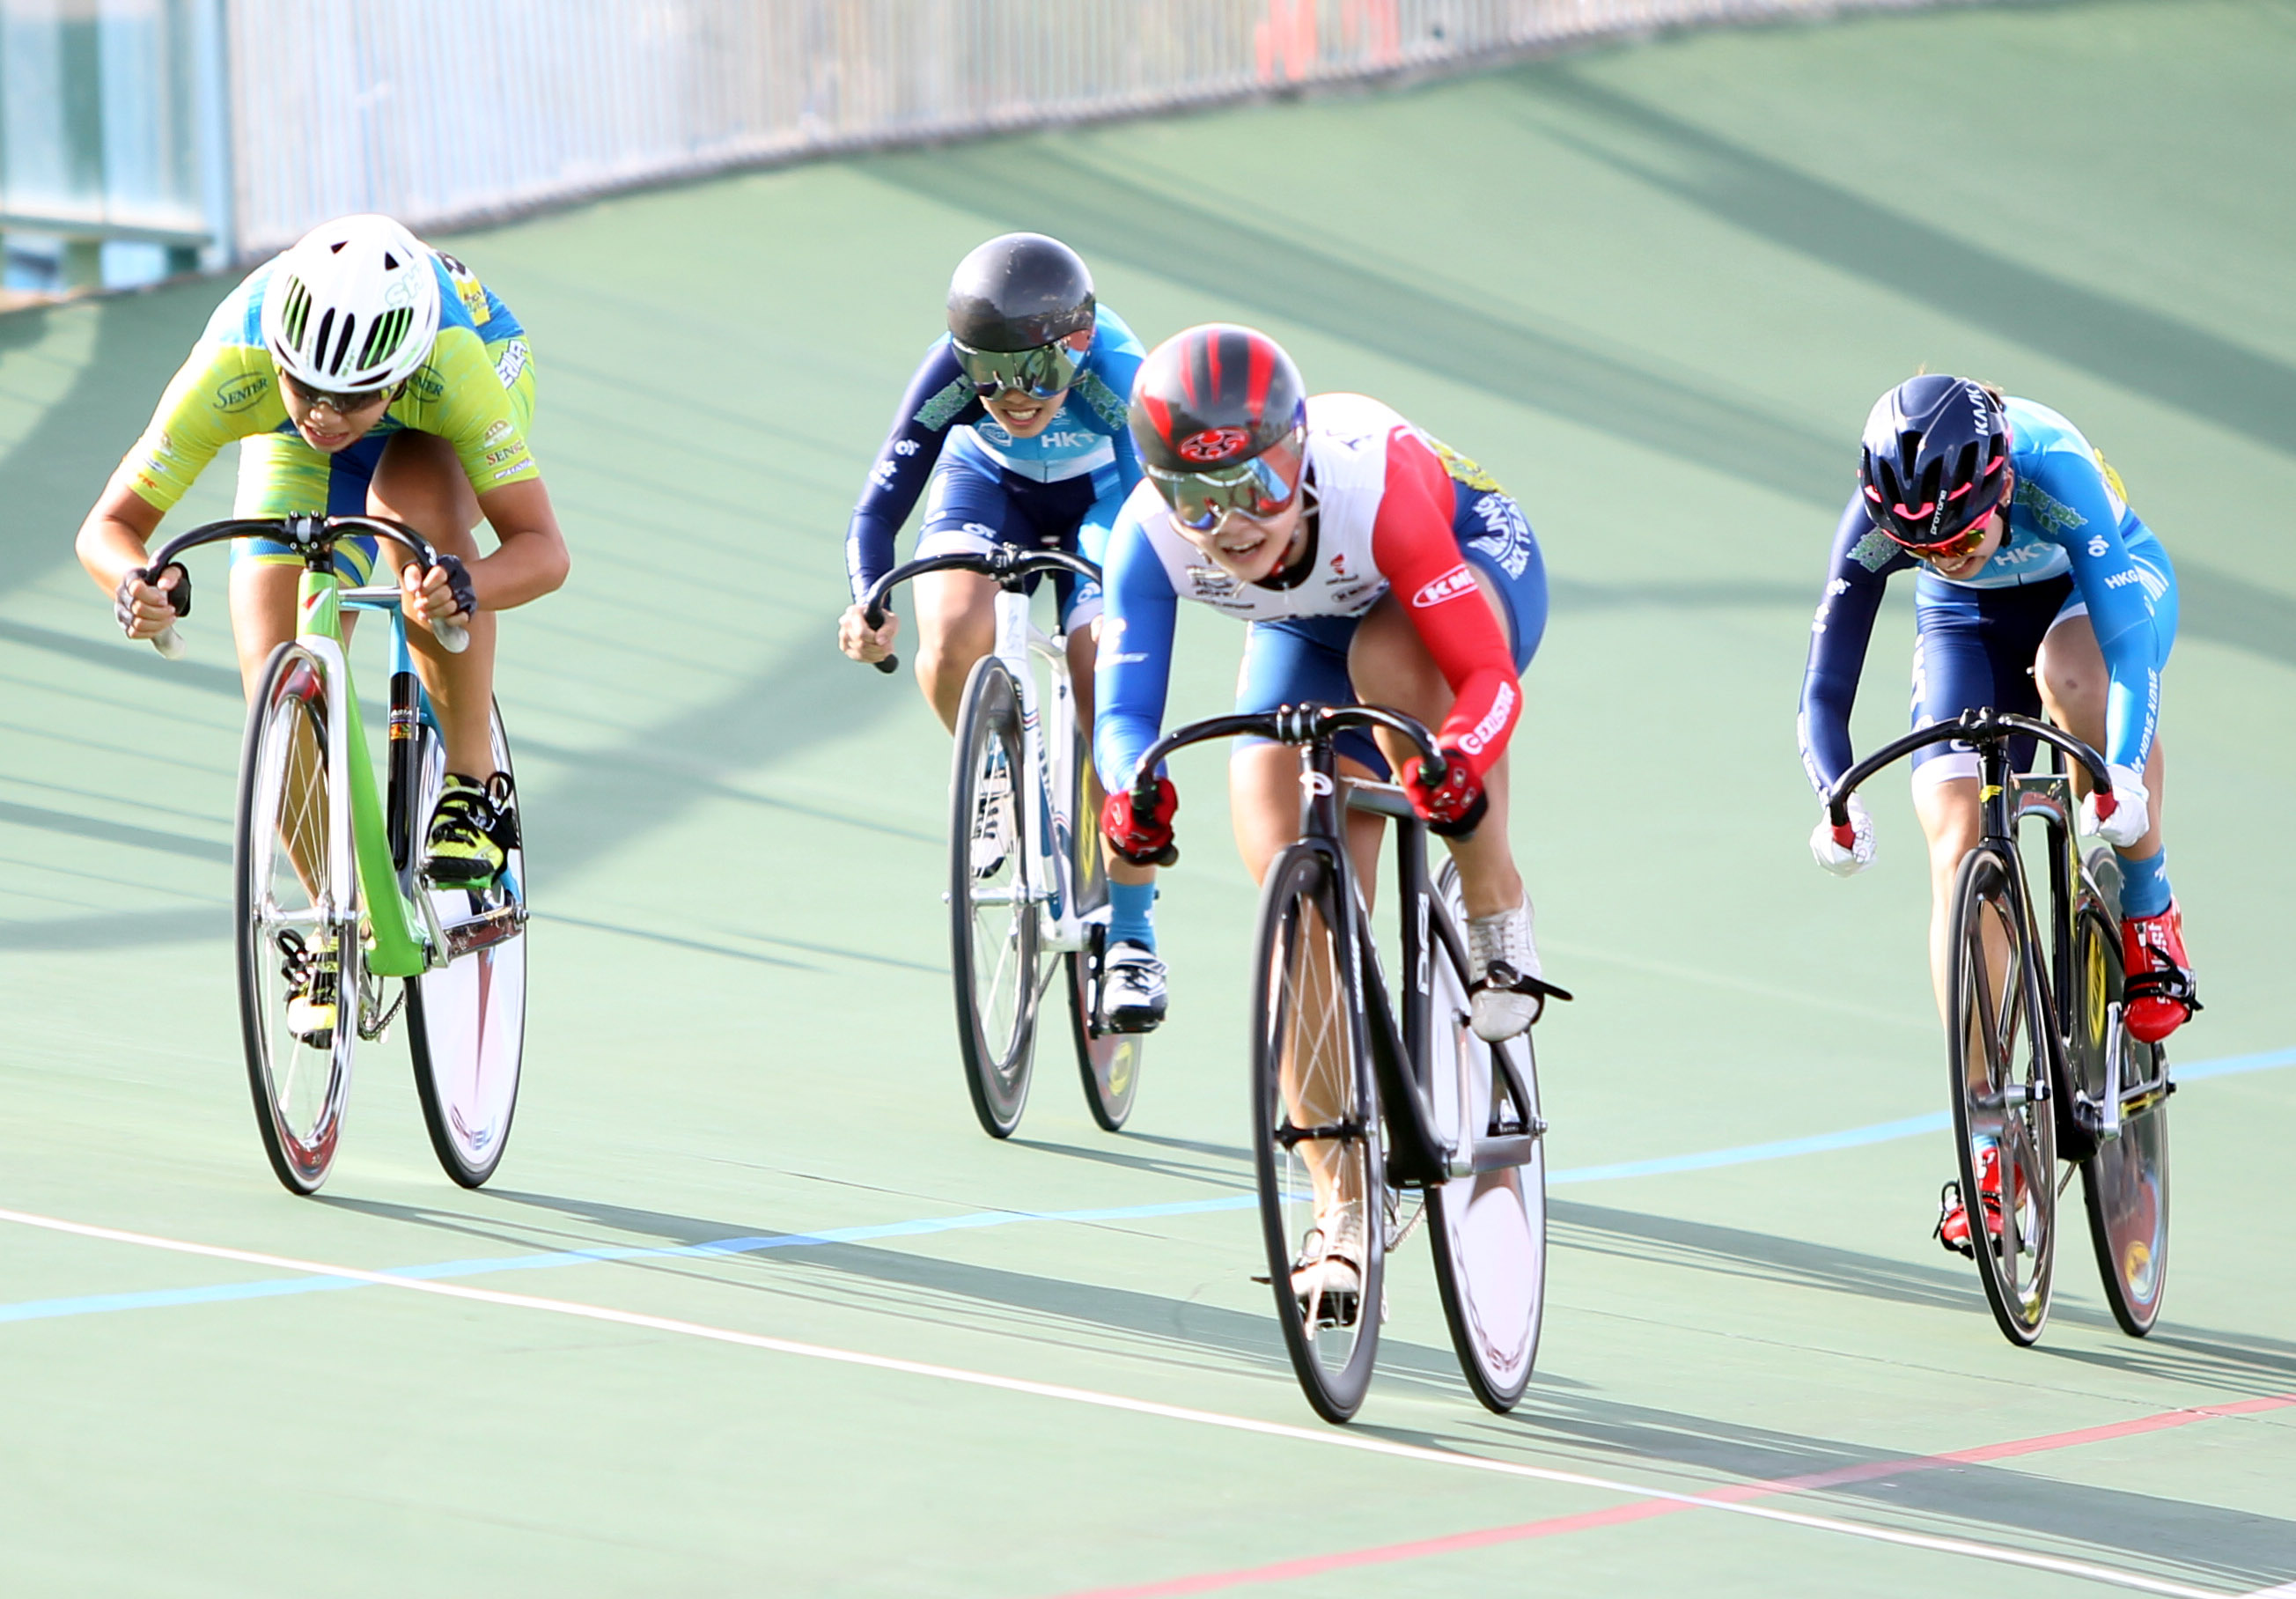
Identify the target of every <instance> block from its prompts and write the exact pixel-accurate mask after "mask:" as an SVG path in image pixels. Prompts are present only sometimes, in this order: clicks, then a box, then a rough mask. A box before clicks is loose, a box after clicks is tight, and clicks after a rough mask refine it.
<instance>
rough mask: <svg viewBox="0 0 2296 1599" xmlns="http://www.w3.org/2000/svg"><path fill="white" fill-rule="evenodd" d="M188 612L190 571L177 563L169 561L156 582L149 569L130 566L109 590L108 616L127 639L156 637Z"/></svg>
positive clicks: (190, 606) (190, 595) (190, 583)
mask: <svg viewBox="0 0 2296 1599" xmlns="http://www.w3.org/2000/svg"><path fill="white" fill-rule="evenodd" d="M191 614H192V574H191V571H190V570H189V569H188V568H186V567H185V566H184V565H183V563H182V562H175V561H171V562H168V565H167V567H166V569H165V570H162V571H161V572H160V576H159V580H158V581H157V582H154V581H153V580H152V576H151V572H150V569H148V568H145V567H141V566H138V567H131V568H129V569H128V570H127V575H126V576H125V577H123V578H120V579H119V587H118V588H116V589H114V590H113V591H112V594H111V615H112V619H113V620H115V621H117V622H118V623H119V630H120V631H121V632H123V633H125V634H126V635H127V636H128V637H130V638H135V639H151V638H157V637H159V636H160V635H161V634H162V633H165V632H166V631H167V630H168V628H169V627H174V626H175V623H176V618H177V617H179V616H189V615H191Z"/></svg>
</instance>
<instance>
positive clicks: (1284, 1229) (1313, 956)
mask: <svg viewBox="0 0 2296 1599" xmlns="http://www.w3.org/2000/svg"><path fill="white" fill-rule="evenodd" d="M1341 914H1343V913H1342V910H1341V905H1340V896H1339V881H1338V878H1337V876H1336V875H1335V873H1333V867H1332V863H1331V861H1330V859H1329V858H1328V857H1326V856H1324V854H1323V853H1322V852H1321V851H1320V850H1319V849H1316V847H1315V846H1313V845H1309V844H1294V845H1292V847H1291V848H1290V849H1286V850H1284V851H1283V854H1281V855H1279V856H1277V857H1275V864H1274V865H1271V866H1270V867H1269V868H1268V871H1267V885H1266V887H1265V889H1264V890H1262V892H1261V895H1260V901H1259V955H1258V958H1257V960H1256V962H1255V963H1254V965H1253V968H1252V970H1253V973H1254V983H1255V986H1254V992H1253V996H1252V1035H1251V1043H1252V1054H1251V1118H1252V1164H1253V1169H1254V1172H1255V1175H1256V1176H1257V1177H1258V1179H1259V1218H1260V1234H1261V1239H1262V1242H1263V1243H1264V1244H1265V1246H1266V1249H1267V1280H1268V1282H1269V1283H1270V1284H1271V1285H1272V1286H1273V1287H1274V1289H1275V1315H1276V1320H1277V1321H1278V1322H1279V1323H1281V1324H1282V1325H1283V1347H1284V1349H1285V1350H1286V1351H1287V1352H1288V1353H1289V1354H1290V1356H1291V1357H1292V1371H1293V1372H1294V1373H1296V1374H1298V1376H1299V1379H1300V1389H1301V1390H1302V1391H1303V1392H1305V1393H1306V1394H1307V1396H1308V1404H1310V1405H1312V1406H1315V1408H1316V1415H1320V1416H1322V1417H1323V1418H1324V1420H1325V1421H1327V1422H1344V1421H1346V1420H1348V1419H1349V1417H1350V1416H1352V1415H1355V1413H1356V1410H1357V1406H1360V1405H1362V1403H1363V1398H1364V1391H1365V1389H1367V1388H1368V1387H1370V1385H1371V1373H1372V1362H1373V1359H1374V1355H1375V1354H1376V1352H1377V1350H1378V1347H1379V1323H1380V1317H1381V1315H1382V1311H1383V1309H1384V1302H1385V1295H1384V1289H1383V1277H1384V1262H1385V1239H1384V1236H1383V1234H1382V1215H1383V1211H1384V1210H1385V1205H1384V1202H1383V1201H1384V1198H1385V1192H1386V1189H1385V1185H1386V1175H1387V1174H1386V1169H1385V1165H1384V1163H1383V1161H1382V1159H1381V1155H1380V1137H1379V1131H1380V1129H1379V1109H1378V1099H1377V1095H1376V1093H1375V1091H1374V1087H1373V1085H1372V1078H1371V1073H1370V1070H1369V1069H1368V1065H1367V1062H1365V1059H1364V1052H1363V1047H1362V1039H1363V1026H1362V1018H1361V1016H1360V1015H1359V1014H1358V1013H1357V1010H1356V1008H1355V993H1356V990H1355V986H1354V985H1353V984H1352V983H1350V982H1349V981H1348V980H1346V975H1345V973H1344V972H1342V970H1341V959H1340V950H1341V940H1340V939H1339V937H1338V935H1337V933H1336V931H1335V930H1336V929H1337V927H1338V926H1339V917H1340V916H1341Z"/></svg>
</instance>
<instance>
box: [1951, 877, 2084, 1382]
mask: <svg viewBox="0 0 2296 1599" xmlns="http://www.w3.org/2000/svg"><path fill="white" fill-rule="evenodd" d="M2011 870H2012V867H2011V866H2010V865H2009V863H2008V861H2007V859H2006V858H2005V856H2004V855H2003V853H2002V852H2001V851H2000V850H1999V849H1997V848H1995V847H1992V846H1980V847H1979V848H1978V849H1973V850H1972V851H1971V852H1970V854H1969V856H1968V857H1966V858H1965V859H1964V860H1963V862H1962V863H1961V872H1960V875H1959V876H1958V877H1957V878H1956V881H1955V883H1954V896H1953V947H1952V955H1951V961H1950V965H1949V970H1948V977H1947V982H1948V993H1949V994H1950V996H1951V1014H1950V1015H1949V1017H1948V1021H1947V1031H1948V1050H1947V1053H1948V1056H1949V1057H1950V1059H1951V1062H1952V1074H1953V1120H1954V1133H1955V1139H1956V1144H1958V1145H1959V1148H1958V1150H1957V1153H1958V1156H1959V1160H1960V1166H1961V1193H1962V1201H1963V1203H1964V1205H1965V1206H1966V1207H1967V1211H1968V1216H1969V1237H1970V1246H1971V1248H1972V1251H1974V1253H1975V1255H1976V1257H1977V1267H1978V1277H1979V1280H1980V1282H1982V1283H1984V1285H1985V1298H1986V1300H1987V1302H1988V1303H1989V1304H1990V1305H1991V1306H1992V1307H1993V1319H1994V1320H1995V1321H1996V1322H1997V1323H1998V1324H2000V1327H2001V1331H2002V1333H2003V1335H2004V1336H2005V1337H2006V1338H2007V1339H2008V1340H2009V1341H2011V1342H2012V1343H2016V1344H2030V1343H2031V1342H2032V1341H2034V1340H2035V1339H2037V1338H2038V1337H2040V1335H2041V1327H2042V1324H2044V1323H2046V1321H2047V1320H2048V1318H2049V1290H2050V1277H2051V1272H2052V1268H2053V1263H2054V1255H2055V1250H2056V1197H2057V1187H2056V1161H2057V1132H2056V1119H2055V1116H2054V1109H2053V1107H2052V1106H2051V1105H2050V1103H2049V1064H2048V1051H2049V1044H2048V1030H2047V1029H2048V1028H2049V1026H2050V1025H2051V1024H2050V1022H2049V1020H2048V1014H2047V1013H2046V1011H2045V1010H2044V1009H2043V1007H2042V1006H2041V1005H2040V1003H2039V998H2040V996H2039V994H2038V989H2037V984H2036V980H2035V978H2034V974H2033V972H2032V963H2031V960H2030V953H2029V937H2030V933H2029V929H2028V926H2027V923H2026V920H2025V916H2024V913H2023V906H2022V905H2021V902H2020V901H2019V899H2018V898H2017V896H2016V894H2015V891H2014V890H2013V887H2012V884H2011V882H2010V877H2009V873H2010V872H2011Z"/></svg>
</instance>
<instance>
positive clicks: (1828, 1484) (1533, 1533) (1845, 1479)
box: [1061, 1393, 2296, 1599]
mask: <svg viewBox="0 0 2296 1599" xmlns="http://www.w3.org/2000/svg"><path fill="white" fill-rule="evenodd" d="M2288 1406H2296V1393H2287V1394H2273V1395H2270V1396H2268V1397H2267V1398H2257V1399H2238V1400H2235V1401H2233V1402H2232V1403H2230V1404H2225V1405H2196V1406H2192V1407H2190V1408H2188V1409H2182V1410H2164V1411H2162V1412H2161V1413H2160V1414H2159V1415H2146V1416H2138V1417H2136V1418H2134V1419H2133V1420H2130V1421H2126V1422H2108V1423H2105V1424H2104V1425H2103V1426H2101V1427H2081V1428H2078V1429H2076V1430H2074V1431H2071V1432H2051V1433H2047V1434H2045V1435H2043V1436H2042V1437H2039V1438H2019V1439H2009V1440H2007V1441H2006V1442H2003V1443H1997V1444H1980V1445H1978V1446H1977V1447H1975V1448H1972V1449H1956V1450H1955V1451H1954V1452H1953V1453H1951V1454H1949V1455H1915V1456H1907V1457H1906V1458H1904V1459H1901V1460H1874V1461H1867V1462H1865V1463H1863V1464H1858V1465H1849V1466H1837V1467H1835V1468H1834V1469H1833V1470H1832V1471H1826V1472H1810V1473H1808V1475H1806V1476H1801V1477H1778V1478H1772V1479H1769V1480H1764V1481H1759V1482H1741V1483H1733V1484H1731V1485H1729V1486H1727V1487H1723V1488H1708V1489H1700V1490H1693V1491H1696V1492H1697V1493H1698V1495H1699V1497H1701V1498H1702V1499H1707V1500H1712V1501H1717V1502H1719V1503H1721V1504H1726V1505H1737V1504H1742V1503H1743V1502H1744V1501H1746V1500H1749V1499H1765V1498H1769V1497H1773V1496H1775V1495H1779V1494H1800V1493H1811V1492H1816V1491H1818V1490H1821V1489H1825V1488H1840V1487H1842V1486H1844V1485H1846V1484H1849V1483H1853V1482H1871V1481H1873V1480H1875V1479H1876V1478H1881V1477H1896V1476H1901V1475H1903V1474H1905V1473H1907V1472H1934V1471H1939V1470H1942V1469H1944V1468H1945V1467H1948V1466H1956V1465H1978V1464H1984V1463H1986V1462H1988V1461H1995V1460H2011V1459H2014V1458H2016V1457H2017V1456H2021V1455H2041V1454H2046V1453H2048V1452H2049V1451H2051V1450H2054V1449H2073V1448H2079V1447H2080V1446H2082V1445H2083V1444H2097V1443H2103V1442H2105V1441H2107V1440H2108V1439H2116V1438H2131V1437H2135V1436H2136V1435H2137V1434H2140V1433H2145V1432H2162V1431H2168V1430H2169V1429H2170V1428H2172V1427H2188V1426H2190V1425H2192V1424H2193V1423H2194V1422H2206V1421H2212V1420H2214V1419H2216V1418H2217V1417H2218V1416H2228V1415H2257V1414H2259V1412H2262V1411H2267V1410H2281V1409H2285V1408H2286V1407H2288ZM1698 1508H1699V1506H1698V1505H1690V1504H1685V1503H1683V1502H1682V1501H1681V1500H1678V1499H1636V1500H1634V1501H1632V1502H1630V1503H1628V1504H1625V1505H1611V1507H1610V1508H1609V1509H1607V1510H1588V1511H1581V1512H1579V1513H1577V1514H1576V1515H1567V1516H1550V1517H1548V1518H1547V1519H1546V1521H1525V1522H1521V1523H1519V1524H1517V1525H1515V1526H1512V1527H1487V1528H1484V1529H1480V1530H1479V1531H1475V1532H1458V1533H1453V1534H1451V1535H1450V1536H1448V1537H1447V1538H1419V1539H1415V1540H1414V1541H1412V1542H1410V1543H1405V1544H1383V1545H1381V1546H1377V1547H1375V1548H1370V1549H1349V1550H1346V1551H1342V1552H1341V1553H1337V1554H1310V1555H1306V1556H1303V1557H1301V1558H1300V1559H1297V1560H1285V1561H1277V1562H1275V1563H1274V1564H1272V1565H1265V1566H1248V1567H1244V1568H1242V1569H1241V1570H1233V1571H1206V1572H1201V1573H1200V1574H1198V1575H1196V1576H1193V1577H1176V1578H1172V1579H1168V1580H1166V1581H1162V1582H1148V1583H1141V1584H1138V1585H1136V1586H1134V1587H1115V1588H1090V1589H1086V1590H1082V1591H1079V1592H1077V1593H1072V1594H1066V1595H1062V1596H1061V1599H1177V1596H1178V1595H1189V1594H1213V1593H1218V1592H1220V1591H1221V1590H1222V1589H1225V1588H1238V1587H1253V1586H1257V1585H1260V1584H1266V1583H1273V1582H1292V1581H1296V1580H1298V1579H1300V1578H1302V1577H1315V1576H1319V1575H1321V1574H1322V1573H1324V1572H1325V1571H1340V1570H1349V1569H1352V1568H1354V1567H1357V1566H1380V1565H1391V1564H1394V1563H1395V1562H1399V1561H1406V1560H1424V1559H1427V1558H1428V1557H1430V1556H1431V1555H1437V1554H1459V1553H1461V1552H1463V1551H1465V1550H1469V1549H1486V1548H1488V1547H1490V1546H1492V1545H1494V1544H1517V1543H1523V1542H1526V1541H1528V1540H1529V1539H1531V1538H1556V1537H1560V1536H1561V1535H1562V1534H1564V1533H1570V1532H1587V1531H1591V1530H1593V1529H1595V1528H1597V1527H1616V1526H1620V1525H1621V1524H1623V1523H1625V1522H1628V1521H1648V1520H1649V1519H1650V1518H1651V1517H1652V1516H1668V1515H1676V1514H1678V1513H1682V1512H1684V1511H1690V1510H1696V1509H1698Z"/></svg>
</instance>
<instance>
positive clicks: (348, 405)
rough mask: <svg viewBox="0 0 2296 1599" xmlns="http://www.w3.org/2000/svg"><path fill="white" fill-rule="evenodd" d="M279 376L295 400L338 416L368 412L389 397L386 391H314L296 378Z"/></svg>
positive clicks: (284, 374)
mask: <svg viewBox="0 0 2296 1599" xmlns="http://www.w3.org/2000/svg"><path fill="white" fill-rule="evenodd" d="M279 375H280V377H281V378H282V379H283V380H284V381H285V382H286V384H287V387H289V388H290V389H293V390H294V391H295V398H298V399H299V400H301V401H302V402H303V403H304V404H305V405H307V406H325V407H326V408H327V409H328V410H330V411H332V412H333V413H334V414H336V415H338V416H349V415H352V414H356V413H357V412H360V411H365V410H370V409H372V408H373V406H375V404H376V403H377V402H378V401H381V400H387V399H389V398H390V395H391V391H390V390H389V389H349V390H344V391H338V390H335V389H314V388H312V387H311V386H310V385H309V384H308V383H306V382H304V381H301V380H300V379H298V378H291V377H289V376H288V375H287V374H286V373H280V374H279Z"/></svg>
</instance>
